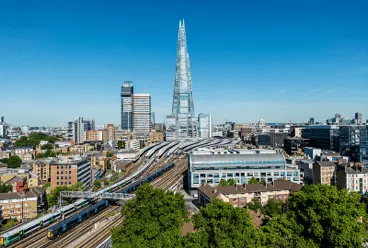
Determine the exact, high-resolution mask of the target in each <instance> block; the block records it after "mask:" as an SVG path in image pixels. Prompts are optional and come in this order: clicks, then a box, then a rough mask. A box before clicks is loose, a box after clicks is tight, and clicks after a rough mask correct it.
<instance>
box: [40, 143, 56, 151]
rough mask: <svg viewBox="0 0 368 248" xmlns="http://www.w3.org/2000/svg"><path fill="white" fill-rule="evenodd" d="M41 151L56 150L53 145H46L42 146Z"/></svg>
mask: <svg viewBox="0 0 368 248" xmlns="http://www.w3.org/2000/svg"><path fill="white" fill-rule="evenodd" d="M41 149H42V150H52V149H54V146H53V145H51V144H44V145H42V146H41Z"/></svg>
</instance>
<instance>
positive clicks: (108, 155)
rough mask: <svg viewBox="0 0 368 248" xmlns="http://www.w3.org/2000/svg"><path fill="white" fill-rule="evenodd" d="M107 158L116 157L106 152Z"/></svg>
mask: <svg viewBox="0 0 368 248" xmlns="http://www.w3.org/2000/svg"><path fill="white" fill-rule="evenodd" d="M106 157H108V158H112V157H114V153H112V152H106Z"/></svg>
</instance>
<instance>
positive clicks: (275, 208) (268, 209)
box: [262, 199, 283, 217]
mask: <svg viewBox="0 0 368 248" xmlns="http://www.w3.org/2000/svg"><path fill="white" fill-rule="evenodd" d="M282 209H283V202H282V201H279V200H275V199H269V200H268V202H267V204H266V205H265V206H264V207H263V211H262V212H263V214H265V215H267V216H270V217H276V216H278V215H280V214H282Z"/></svg>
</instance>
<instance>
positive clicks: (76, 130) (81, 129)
mask: <svg viewBox="0 0 368 248" xmlns="http://www.w3.org/2000/svg"><path fill="white" fill-rule="evenodd" d="M90 130H95V120H93V119H83V117H79V118H78V119H76V120H75V121H70V122H68V140H70V141H74V143H75V144H82V143H83V142H84V141H86V140H87V131H90Z"/></svg>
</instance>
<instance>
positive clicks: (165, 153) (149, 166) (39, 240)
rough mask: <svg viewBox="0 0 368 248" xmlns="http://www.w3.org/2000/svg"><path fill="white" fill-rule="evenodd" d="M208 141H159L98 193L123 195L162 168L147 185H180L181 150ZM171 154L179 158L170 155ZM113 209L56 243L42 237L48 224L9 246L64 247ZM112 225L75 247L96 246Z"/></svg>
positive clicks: (185, 161) (184, 160)
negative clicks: (124, 191) (119, 178)
mask: <svg viewBox="0 0 368 248" xmlns="http://www.w3.org/2000/svg"><path fill="white" fill-rule="evenodd" d="M211 141H213V140H211V139H209V140H202V141H195V142H186V143H180V142H162V143H155V144H154V145H152V146H149V147H146V148H145V150H144V152H143V153H142V151H141V155H140V157H139V158H138V159H136V161H134V162H133V163H131V164H130V165H129V166H128V167H127V170H126V173H125V175H124V177H123V179H122V180H121V181H120V182H118V183H115V184H113V185H111V186H109V187H106V188H104V189H102V190H103V192H107V191H112V192H114V191H115V192H123V190H124V188H127V187H128V186H129V185H131V184H134V182H137V181H139V180H141V179H142V178H147V177H150V175H152V174H157V173H155V172H159V171H161V170H163V169H165V171H166V172H165V173H161V172H160V173H161V174H157V177H155V178H152V179H153V180H152V179H150V180H152V181H151V182H150V183H151V184H152V185H153V186H154V187H157V188H162V189H165V190H168V189H171V188H172V187H173V185H176V184H179V183H180V182H181V179H182V177H183V174H184V172H185V170H187V166H188V158H187V154H185V153H184V154H183V153H182V151H183V150H184V151H186V152H187V151H189V150H191V149H195V148H198V147H205V146H208V145H210V144H211V145H212V144H213V143H212V142H211ZM173 154H181V155H175V156H172V155H173ZM173 162H174V163H175V166H172V167H173V168H171V167H170V168H171V169H166V168H167V167H168V166H167V165H168V164H171V163H173ZM134 189H135V188H134ZM80 201H83V200H79V201H77V202H80ZM84 201H85V200H84ZM114 209H116V206H109V207H107V208H106V209H105V210H103V211H102V212H101V213H98V214H96V215H93V216H92V217H90V218H89V219H87V220H85V221H83V222H82V223H81V224H79V225H77V226H76V227H74V228H73V229H71V230H69V231H67V232H66V233H64V234H62V235H61V236H60V237H59V238H58V239H57V240H49V239H47V237H46V234H47V229H48V228H49V227H50V226H51V225H53V224H51V225H48V226H41V228H39V229H38V230H35V231H34V232H32V235H29V236H27V237H25V238H24V237H23V238H22V239H21V242H17V243H15V244H13V245H11V246H10V247H66V245H67V244H68V243H69V242H70V241H72V240H75V239H76V238H79V237H80V236H81V235H83V234H85V233H88V232H89V231H90V230H91V228H92V226H93V225H94V223H96V222H99V221H101V220H103V219H104V218H105V217H104V216H105V215H104V214H103V213H106V212H107V213H108V212H111V211H115V210H114ZM79 211H80V210H79V209H78V210H76V211H75V214H78V213H79ZM121 218H122V217H121ZM120 221H121V222H122V219H117V220H116V222H117V223H121V222H120ZM114 223H115V221H114ZM113 225H114V224H113V223H110V224H109V227H108V228H107V230H108V232H106V231H105V230H104V231H101V232H99V233H98V234H96V235H94V236H93V237H89V238H87V240H84V241H82V242H81V245H83V246H78V247H95V245H94V244H96V245H98V244H99V243H98V242H101V241H102V240H104V239H106V238H107V237H108V236H109V235H110V229H111V227H112V226H113ZM97 239H98V240H99V241H98V240H97ZM92 244H93V245H92Z"/></svg>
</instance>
